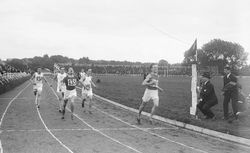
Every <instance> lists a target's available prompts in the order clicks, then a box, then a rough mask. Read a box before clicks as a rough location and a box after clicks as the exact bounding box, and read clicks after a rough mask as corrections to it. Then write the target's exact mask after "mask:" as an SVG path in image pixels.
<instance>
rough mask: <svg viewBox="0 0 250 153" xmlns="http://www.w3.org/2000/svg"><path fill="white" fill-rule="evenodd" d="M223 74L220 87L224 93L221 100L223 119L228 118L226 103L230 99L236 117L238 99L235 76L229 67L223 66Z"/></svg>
mask: <svg viewBox="0 0 250 153" xmlns="http://www.w3.org/2000/svg"><path fill="white" fill-rule="evenodd" d="M224 73H225V76H224V77H223V83H224V87H223V89H222V91H223V95H224V101H223V111H224V118H223V119H224V120H228V119H229V116H228V104H229V102H230V100H231V101H232V108H233V113H234V117H236V118H237V116H236V113H237V112H238V109H237V100H238V90H237V78H236V77H235V76H234V75H233V74H232V73H231V69H230V67H228V66H227V67H225V68H224Z"/></svg>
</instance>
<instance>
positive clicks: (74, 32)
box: [0, 0, 250, 64]
mask: <svg viewBox="0 0 250 153" xmlns="http://www.w3.org/2000/svg"><path fill="white" fill-rule="evenodd" d="M249 27H250V1H248V0H238V1H236V0H219V1H218V0H188V1H185V0H22V1H20V0H0V59H2V60H5V59H8V58H26V57H28V58H29V57H34V56H43V55H44V54H48V55H49V56H51V55H63V56H67V57H70V58H75V59H79V58H81V57H89V58H90V59H93V60H101V59H103V60H120V61H124V60H127V61H134V62H135V61H139V62H158V61H159V60H161V59H165V60H167V61H168V62H169V63H171V64H172V63H180V62H182V60H183V59H184V52H185V51H186V50H188V49H189V48H190V47H191V45H192V43H193V42H194V40H195V39H196V38H197V43H198V48H200V47H201V46H202V45H203V44H205V43H207V42H209V41H210V40H212V39H215V38H219V39H223V40H226V41H231V42H236V43H239V44H240V45H242V46H243V47H244V49H245V51H246V52H248V53H250V43H249V40H250V30H249ZM248 64H250V57H249V60H248Z"/></svg>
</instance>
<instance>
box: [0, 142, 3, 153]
mask: <svg viewBox="0 0 250 153" xmlns="http://www.w3.org/2000/svg"><path fill="white" fill-rule="evenodd" d="M0 153H3V146H2V142H1V140H0Z"/></svg>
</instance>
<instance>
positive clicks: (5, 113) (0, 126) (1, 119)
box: [0, 83, 30, 128]
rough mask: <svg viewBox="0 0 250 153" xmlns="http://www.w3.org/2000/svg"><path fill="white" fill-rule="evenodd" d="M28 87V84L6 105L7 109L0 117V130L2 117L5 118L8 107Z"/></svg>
mask: <svg viewBox="0 0 250 153" xmlns="http://www.w3.org/2000/svg"><path fill="white" fill-rule="evenodd" d="M29 85H30V83H28V85H27V86H25V87H24V88H23V89H22V90H21V91H20V92H19V93H18V94H17V95H16V96H15V97H13V98H12V100H11V101H10V102H9V104H8V105H7V107H6V108H5V111H4V112H3V115H2V117H1V120H0V128H1V126H2V122H3V119H4V117H5V115H6V112H7V111H8V109H9V107H10V105H11V104H12V102H13V101H14V100H15V99H17V97H18V96H19V95H20V94H21V93H22V92H23V91H24V90H25V89H26V88H27V87H28V86H29Z"/></svg>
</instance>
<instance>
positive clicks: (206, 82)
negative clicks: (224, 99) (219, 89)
mask: <svg viewBox="0 0 250 153" xmlns="http://www.w3.org/2000/svg"><path fill="white" fill-rule="evenodd" d="M210 78H211V77H210V74H209V72H205V73H203V75H202V77H201V80H200V82H201V89H200V98H199V104H197V108H199V110H200V111H201V112H202V113H203V114H204V115H205V116H206V117H205V118H206V119H214V118H215V115H214V113H213V112H212V111H211V107H213V106H214V105H216V104H218V100H217V97H216V94H215V91H214V86H213V84H212V83H211V82H210Z"/></svg>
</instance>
